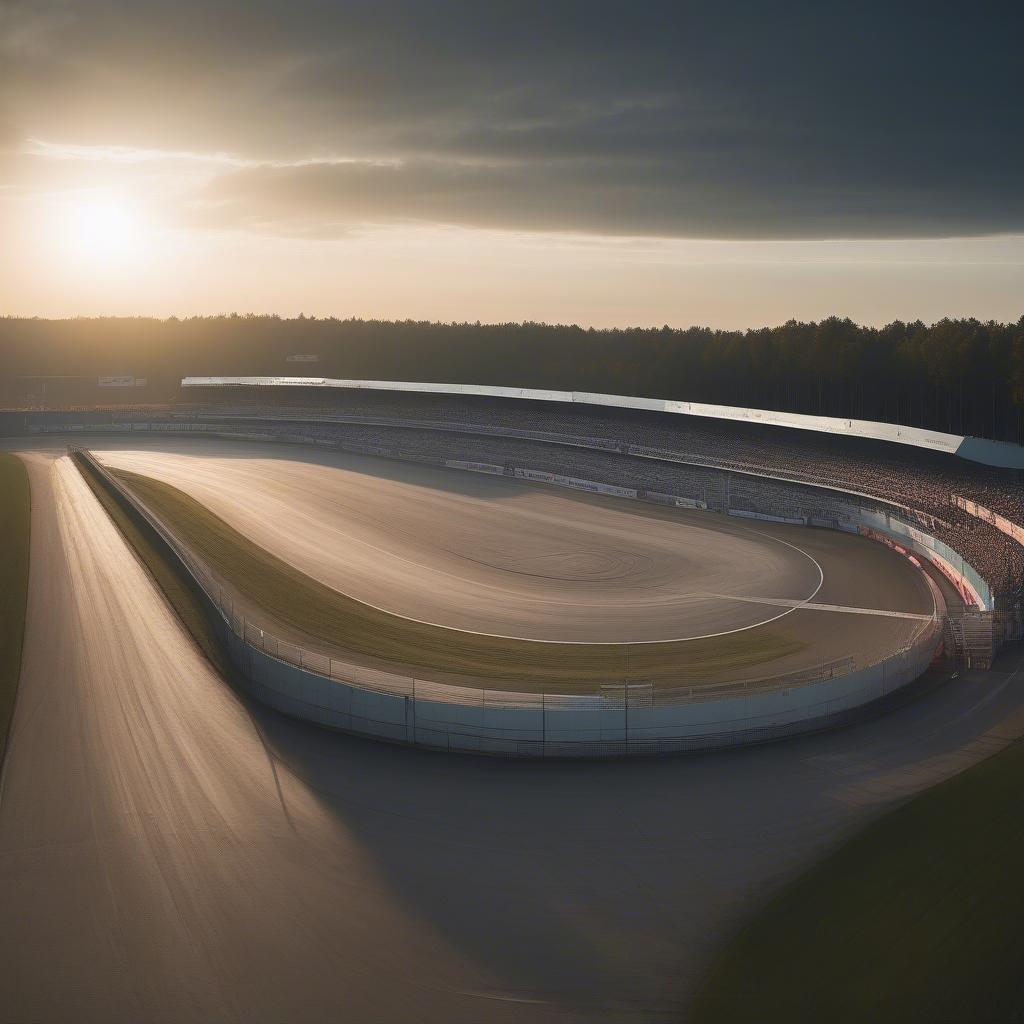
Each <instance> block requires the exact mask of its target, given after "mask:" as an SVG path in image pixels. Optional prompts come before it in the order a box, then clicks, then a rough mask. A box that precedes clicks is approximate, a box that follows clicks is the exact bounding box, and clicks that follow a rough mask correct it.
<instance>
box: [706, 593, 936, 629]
mask: <svg viewBox="0 0 1024 1024" xmlns="http://www.w3.org/2000/svg"><path fill="white" fill-rule="evenodd" d="M704 596H705V597H714V598H718V600H720V601H744V602H747V603H749V604H772V605H775V606H776V607H778V608H801V609H804V608H806V609H807V610H808V611H812V612H846V613H848V614H850V615H881V616H884V617H885V618H888V619H917V620H918V621H919V622H929V621H931V619H932V617H933V616H931V615H922V614H920V613H918V612H890V611H887V610H886V609H884V608H855V607H853V606H851V605H845V604H816V603H814V602H812V601H794V600H792V599H791V598H788V597H735V596H733V595H732V594H705V595H704Z"/></svg>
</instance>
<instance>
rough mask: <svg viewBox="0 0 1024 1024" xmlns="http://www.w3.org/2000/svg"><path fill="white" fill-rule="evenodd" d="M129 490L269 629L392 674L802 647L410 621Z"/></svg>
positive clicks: (665, 667) (510, 685)
mask: <svg viewBox="0 0 1024 1024" xmlns="http://www.w3.org/2000/svg"><path fill="white" fill-rule="evenodd" d="M115 473H116V475H117V477H118V478H119V479H120V480H121V481H123V482H124V483H125V484H126V485H127V486H128V487H130V488H131V489H132V490H133V491H134V492H135V493H136V494H137V495H138V496H139V497H140V498H141V499H142V500H143V501H144V502H145V503H146V505H147V506H148V507H149V508H150V509H151V510H152V511H153V512H155V513H156V514H157V515H158V516H159V517H160V518H161V519H163V520H164V522H166V523H168V524H169V525H170V526H171V527H172V528H173V529H174V530H175V532H176V533H177V534H178V536H179V537H180V538H181V539H182V540H183V541H184V542H185V543H186V544H188V545H189V547H190V548H191V549H192V550H193V551H195V552H196V553H197V554H198V555H199V556H200V557H201V558H202V559H203V560H204V561H205V562H206V563H207V564H208V565H210V566H211V567H212V568H213V569H214V570H215V572H216V573H217V574H218V575H219V576H221V578H223V579H224V580H226V581H228V582H229V583H230V585H231V586H232V587H234V588H235V590H236V591H237V592H238V594H239V595H240V596H241V597H242V598H243V599H244V600H245V601H246V602H248V603H250V604H251V605H253V606H256V607H259V608H261V609H263V610H264V611H265V612H266V613H267V614H268V616H269V617H270V618H271V619H272V620H273V621H275V622H278V623H281V624H283V625H285V626H286V627H289V628H290V630H292V631H293V635H294V634H302V635H304V636H306V637H310V638H312V639H313V640H316V641H319V642H321V643H323V644H325V645H329V646H330V647H333V648H334V649H336V650H338V651H339V652H345V653H346V655H348V656H352V657H354V658H356V659H358V658H359V657H360V656H362V657H364V658H367V659H372V661H373V663H381V662H384V663H387V664H388V665H390V666H393V667H394V668H395V670H396V671H399V672H403V673H406V674H412V673H416V672H421V673H422V672H424V671H427V672H430V671H433V672H434V673H441V674H444V675H447V676H456V677H458V678H460V679H466V678H469V679H486V680H487V684H488V686H489V687H492V688H494V689H533V690H538V691H539V690H546V691H549V692H551V691H558V692H563V693H572V692H593V690H594V688H595V686H596V685H597V683H599V682H600V681H602V680H605V681H608V680H623V679H631V680H654V681H657V680H659V679H660V680H671V681H679V682H680V683H686V682H687V681H690V682H693V681H698V680H700V679H702V678H706V677H708V676H709V675H712V674H713V673H715V672H721V671H722V670H723V669H730V668H744V667H747V666H751V665H760V664H764V663H766V662H770V661H772V660H773V659H775V658H779V657H782V656H784V655H787V654H791V653H793V652H795V651H798V650H800V649H802V648H803V647H804V644H803V643H802V642H800V641H798V640H795V639H793V638H791V637H789V636H787V635H786V634H785V633H784V632H782V631H776V630H773V629H767V628H760V629H754V630H749V631H748V632H746V633H740V634H734V635H732V636H728V637H722V638H714V639H709V640H689V641H680V642H674V643H666V644H655V645H646V644H638V645H631V644H616V645H614V646H605V645H600V644H544V643H537V642H535V641H530V640H504V639H498V638H495V637H487V636H478V635H476V634H473V633H466V632H462V631H461V630H457V629H449V628H446V627H443V626H432V625H427V624H423V623H417V622H412V621H410V620H408V619H405V618H402V617H401V616H398V615H393V614H391V613H389V612H386V611H380V610H378V609H375V608H372V607H370V606H369V605H366V604H364V603H362V602H361V601H357V600H355V599H354V598H351V597H348V596H346V595H344V594H340V593H338V592H337V591H335V590H332V589H331V588H330V587H327V586H325V585H324V584H322V583H320V582H318V581H317V580H314V579H312V578H311V577H309V576H307V575H306V574H305V573H303V572H301V571H299V570H298V569H296V568H294V567H293V566H291V565H289V564H288V563H287V562H285V561H283V560H281V559H280V558H277V557H276V556H275V555H273V554H271V553H270V552H269V551H267V550H266V549H264V548H261V547H259V546H258V545H256V544H254V543H252V542H251V541H250V540H249V539H248V538H246V537H245V536H244V535H243V534H241V533H239V532H238V531H237V530H235V529H234V528H233V527H232V526H230V525H229V524H228V523H226V522H225V521H224V520H223V519H221V518H220V517H219V516H217V515H216V514H215V513H213V512H211V511H210V510H209V509H208V508H206V507H205V506H204V505H202V504H201V503H200V502H198V501H196V500H195V499H194V498H192V497H190V496H189V495H187V494H185V493H184V492H182V491H180V490H178V489H177V488H176V487H172V486H171V485H170V484H167V483H164V482H163V481H161V480H155V479H153V478H152V477H147V476H142V475H140V474H137V473H130V472H127V471H123V470H117V471H115Z"/></svg>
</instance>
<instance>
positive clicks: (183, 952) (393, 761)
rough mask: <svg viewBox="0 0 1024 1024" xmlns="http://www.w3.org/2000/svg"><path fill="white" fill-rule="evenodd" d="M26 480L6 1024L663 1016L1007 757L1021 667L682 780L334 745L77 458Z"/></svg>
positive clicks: (1, 800)
mask: <svg viewBox="0 0 1024 1024" xmlns="http://www.w3.org/2000/svg"><path fill="white" fill-rule="evenodd" d="M28 460H29V466H30V473H31V482H32V488H33V538H32V567H31V593H30V605H29V614H28V633H27V638H26V649H25V662H24V669H23V675H22V680H21V688H20V692H19V697H18V704H17V708H16V713H15V721H14V726H13V729H12V735H11V745H10V749H9V753H8V757H7V760H6V763H5V767H4V774H3V779H2V788H0V907H2V911H0V964H2V969H0V1008H2V1009H0V1018H2V1019H3V1020H5V1021H8V1020H9V1021H18V1022H21V1021H33V1022H36V1021H39V1022H61V1024H63V1022H66V1021H68V1020H75V1021H76V1022H94V1021H95V1022H103V1024H108V1022H110V1021H114V1020H118V1021H122V1020H123V1021H133V1022H140V1024H142V1022H151V1021H153V1022H183V1021H196V1022H210V1021H231V1022H254V1024H262V1022H267V1024H270V1022H273V1024H279V1022H294V1024H306V1022H324V1024H326V1022H335V1021H339V1020H349V1021H359V1022H363V1021H366V1022H384V1024H390V1022H402V1024H405V1022H407V1021H410V1020H416V1021H425V1022H438V1024H462V1022H467V1024H468V1022H480V1021H488V1022H489V1021H497V1022H513V1021H514V1022H542V1024H548V1022H560V1024H561V1022H573V1024H577V1022H580V1024H582V1022H593V1021H601V1022H606V1021H629V1022H634V1021H655V1020H678V1019H680V1017H681V1015H682V1012H683V1007H684V1006H685V1000H686V997H687V995H688V993H689V992H690V991H691V990H692V986H693V984H694V982H695V980H696V977H697V976H698V974H699V972H700V971H701V969H702V968H703V967H704V965H705V964H706V963H707V961H708V958H709V956H710V955H711V954H712V952H713V951H714V949H715V948H716V947H717V946H719V945H720V944H721V942H722V941H723V940H724V939H725V938H726V937H727V936H728V934H729V933H730V932H731V930H732V929H734V928H735V927H736V926H737V924H738V923H739V922H740V921H741V920H742V919H743V917H744V916H745V915H746V914H748V913H749V912H751V911H752V910H753V909H755V908H756V906H757V905H759V904H760V903H761V902H762V901H763V900H764V899H766V898H767V896H768V895H769V894H770V892H771V891H772V889H773V888H774V887H775V886H776V885H777V884H779V883H780V882H781V881H783V880H784V879H785V878H787V877H789V876H790V875H791V874H792V873H793V872H795V871H797V870H799V869H800V868H802V867H803V866H804V865H806V864H807V863H809V862H811V861H812V860H813V859H814V858H815V857H816V856H818V855H820V853H821V852H822V851H823V850H825V849H826V848H828V847H830V846H832V845H833V844H835V843H836V842H838V841H840V840H841V838H842V837H843V836H845V835H846V834H848V833H849V832H850V831H851V830H852V829H853V828H855V827H856V826H858V825H860V824H862V823H863V822H864V821H865V820H867V819H868V818H870V817H871V816H873V815H875V814H877V813H878V812H879V811H881V810H883V809H884V808H886V807H888V806H891V805H892V804H893V802H894V801H897V800H900V799H902V798H905V797H906V796H908V795H910V794H912V793H914V792H916V791H917V790H919V789H921V788H923V787H925V786H927V785H930V784H932V783H934V782H937V781H939V780H940V779H942V778H945V777H947V776H948V775H950V774H952V773H953V772H955V771H957V770H960V769H962V768H964V767H966V766H968V765H969V764H971V763H974V762H975V761H977V760H978V759H979V758H981V757H984V756H985V755H987V754H990V753H993V752H995V751H996V750H998V749H1000V748H1001V747H1002V746H1004V745H1005V744H1006V743H1007V742H1009V741H1011V740H1012V739H1014V738H1015V737H1017V736H1019V735H1020V734H1021V732H1022V731H1024V678H1022V675H1021V673H1020V671H1019V669H1018V668H1017V665H1018V664H1019V662H1020V660H1021V659H1020V656H1019V653H1017V654H1015V655H1013V656H1012V657H1010V658H1004V659H1003V661H1002V663H1001V665H1000V666H999V667H998V668H997V669H996V670H994V671H993V672H991V673H986V674H980V673H979V674H968V675H965V676H963V677H961V678H959V679H956V680H952V681H949V682H946V683H945V684H944V685H942V686H939V687H936V688H934V689H930V690H928V692H926V693H924V694H923V695H920V696H918V697H917V699H915V700H914V701H913V702H911V703H908V704H907V705H906V706H904V707H902V708H900V709H897V710H895V711H892V712H891V713H889V714H888V715H886V716H884V717H881V718H878V719H875V720H872V721H870V722H867V723H864V724H862V725H859V726H856V727H851V728H847V729H844V730H840V731H836V732H832V733H825V734H820V735H817V736H812V737H806V738H803V739H798V740H790V741H787V742H784V743H777V744H771V745H766V746H762V747H755V748H749V749H745V750H738V751H732V752H720V753H715V754H704V755H699V756H688V757H681V758H674V759H661V760H652V761H636V762H584V763H529V762H507V761H501V760H496V759H493V760H492V759H479V758H472V757H465V756H450V755H444V754H434V753H429V752H424V751H417V750H412V749H406V748H402V747H393V746H387V745H384V744H377V743H373V742H369V741H361V740H357V739H354V738H352V737H346V736H343V735H339V734H333V733H329V732H326V731H324V730H320V729H317V728H315V727H313V726H307V725H304V724H302V723H298V722H294V721H291V720H288V719H286V718H283V717H282V716H280V715H277V714H275V713H273V712H270V711H268V710H265V709H261V708H259V707H256V706H253V705H250V704H248V703H247V702H245V701H243V700H241V699H240V698H239V697H238V696H236V695H235V693H234V692H232V691H231V690H230V689H229V688H228V687H227V686H226V685H225V684H224V683H223V682H222V681H221V680H220V679H219V678H218V677H217V676H216V675H215V673H214V672H213V671H212V670H211V669H210V667H209V666H208V665H207V663H206V662H205V661H204V660H203V659H202V658H201V656H200V655H199V654H198V653H197V652H196V650H195V648H194V646H193V644H192V643H191V641H190V639H189V638H188V637H187V636H186V635H185V634H184V632H183V631H182V628H181V627H180V626H179V624H178V622H177V620H176V619H175V617H174V615H173V614H172V613H171V612H170V610H169V609H168V608H167V607H166V605H165V604H164V602H163V600H162V599H161V597H160V596H159V594H158V593H156V592H155V590H154V588H153V585H152V584H151V582H150V580H149V578H148V577H147V576H146V574H145V573H144V571H143V570H142V569H141V568H140V566H139V565H138V563H137V562H136V560H135V559H134V557H133V556H132V554H131V553H130V551H129V550H128V549H127V548H126V547H125V544H124V542H123V541H122V540H121V538H120V536H119V534H118V533H117V532H116V530H115V529H114V527H113V526H112V525H111V523H110V522H109V521H108V519H107V518H106V516H105V515H104V513H103V512H102V510H101V509H100V508H99V506H98V505H97V503H96V501H95V499H94V498H93V496H92V494H91V492H89V491H88V490H87V488H86V486H85V485H84V483H83V482H82V481H81V479H80V478H79V477H78V476H77V473H76V471H75V470H74V468H73V467H72V466H71V464H70V463H69V461H68V460H67V459H66V458H58V457H56V453H54V455H50V454H47V453H45V452H36V453H32V454H30V455H29V456H28Z"/></svg>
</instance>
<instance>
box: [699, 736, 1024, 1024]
mask: <svg viewBox="0 0 1024 1024" xmlns="http://www.w3.org/2000/svg"><path fill="white" fill-rule="evenodd" d="M1022 798H1024V744H1022V743H1021V742H1020V741H1018V742H1016V743H1015V744H1014V745H1013V746H1011V747H1009V748H1007V749H1006V750H1004V751H1002V752H1001V753H999V754H996V755H994V756H993V757H991V758H989V759H988V760H986V761H983V762H982V763H981V764H979V765H976V766H975V767H973V768H970V769H968V770H967V771H965V772H963V773H962V774H961V775H958V776H956V777H955V778H952V779H950V780H948V781H946V782H944V783H941V784H940V785H938V786H936V787H934V788H933V789H930V790H928V791H927V792H925V793H923V794H922V795H920V796H918V797H915V798H914V799H913V800H911V801H910V802H909V803H907V804H905V805H904V806H902V807H900V808H898V809H897V810H895V811H892V812H891V813H889V814H888V815H886V816H885V817H883V818H882V819H881V820H879V821H878V822H877V823H875V824H874V825H872V826H870V827H869V828H868V829H867V830H866V831H864V832H863V833H861V834H860V835H858V836H856V837H855V838H854V839H852V840H851V841H849V842H848V843H847V844H846V845H845V846H843V847H842V848H840V849H839V850H838V851H837V852H835V853H833V854H832V855H831V856H829V857H827V858H826V859H825V860H824V861H822V862H821V863H820V864H818V865H817V866H816V867H814V868H813V869H812V870H811V871H810V872H808V873H807V874H806V875H804V876H803V877H802V878H800V879H799V880H798V881H796V882H794V883H793V884H792V885H790V886H789V887H788V888H787V889H785V890H784V891H783V892H782V893H781V894H780V895H779V896H778V897H777V898H776V899H775V900H774V901H773V902H772V903H771V904H770V905H769V906H768V907H767V908H766V909H765V910H764V911H763V912H762V913H761V914H760V915H758V916H757V917H756V918H755V920H754V921H753V922H752V923H751V924H750V925H749V926H748V927H747V928H746V929H745V930H744V931H743V932H742V933H741V934H740V935H739V936H738V937H737V938H736V939H735V940H734V941H733V942H732V943H731V944H730V945H729V946H728V947H727V948H726V949H725V950H724V952H723V953H722V954H721V955H720V956H719V958H718V960H717V961H716V962H715V963H714V965H713V966H712V968H711V970H710V972H709V973H708V975H707V976H706V978H705V980H704V982H703V983H702V986H701V987H700V989H699V991H698V994H697V997H696V1000H695V1002H694V1005H693V1007H692V1012H691V1015H689V1016H688V1017H687V1020H688V1021H692V1024H747V1022H754V1021H756V1022H758V1024H775V1022H780V1024H781V1022H783V1021H785V1022H787V1024H805V1022H807V1024H810V1022H814V1024H818V1022H822V1021H828V1022H829V1024H864V1022H866V1021H870V1022H871V1024H944V1022H956V1024H968V1022H971V1024H982V1022H993V1024H995V1022H999V1024H1010V1022H1013V1021H1024V971H1022V970H1021V964H1022V963H1024V878H1022V875H1021V870H1022V867H1021V866H1022V865H1024V815H1022V814H1021V807H1022Z"/></svg>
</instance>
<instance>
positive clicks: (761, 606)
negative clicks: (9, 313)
mask: <svg viewBox="0 0 1024 1024" xmlns="http://www.w3.org/2000/svg"><path fill="white" fill-rule="evenodd" d="M98 455H99V458H100V459H101V460H102V461H103V462H104V463H105V464H107V465H108V466H111V467H117V468H122V469H129V470H132V471H134V472H138V473H143V474H146V475H149V476H153V477H156V478H158V479H161V480H164V481H166V482H168V483H170V484H173V485H174V486H176V487H178V488H180V489H182V490H184V491H185V492H187V493H188V494H191V495H192V496H193V497H195V498H196V499H198V500H199V501H201V502H202V503H203V504H204V505H206V506H207V507H208V508H210V509H212V510H213V511H214V512H216V513H217V514H218V515H220V516H221V517H222V518H224V519H225V520H227V521H228V522H229V523H230V524H231V525H232V526H234V527H236V528H237V529H238V530H239V531H240V532H242V533H243V534H245V535H246V536H247V537H249V538H250V539H252V540H253V541H255V542H256V543H257V544H259V545H261V546H262V547H264V548H266V549H268V550H270V551H272V552H273V553H274V554H276V555H278V556H279V557H280V558H282V559H284V560H285V561H287V562H289V563H291V564H292V565H294V566H296V567H297V568H299V569H301V570H302V571H303V572H305V573H307V574H309V575H311V576H313V577H315V578H317V579H319V580H320V581H322V582H323V583H325V584H327V585H328V586H330V587H332V588H334V589H335V590H338V591H341V592H342V593H346V594H349V595H351V596H353V597H355V598H357V599H359V600H362V601H365V602H367V603H369V604H372V605H374V606H376V607H378V608H384V609H386V610H388V611H391V612H395V613H397V614H400V615H405V616H409V617H411V618H414V619H419V620H421V621H428V622H434V623H439V624H441V625H445V626H453V627H455V628H459V629H468V630H475V631H479V632H484V633H492V634H496V635H500V636H516V637H526V638H530V639H541V640H548V641H572V642H620V643H621V642H637V641H646V642H650V641H658V640H672V639H680V638H691V637H699V636H709V635H712V636H713V635H719V634H728V633H731V632H735V631H741V630H747V629H751V628H756V627H757V626H759V625H763V624H771V626H772V628H773V629H774V630H781V631H784V632H785V634H786V636H789V637H793V638H795V639H797V640H799V641H800V642H801V643H802V644H803V645H805V646H804V647H802V648H801V650H799V651H798V652H797V653H796V654H793V655H790V656H787V657H785V658H784V659H779V660H776V661H774V662H772V663H771V664H770V665H767V666H766V665H764V664H762V665H757V664H755V665H752V666H750V667H748V668H747V669H745V670H744V673H743V674H745V675H746V676H749V677H752V678H755V677H759V676H764V675H765V674H775V673H780V672H786V671H791V670H796V669H803V668H806V667H808V666H813V665H817V664H820V663H822V662H826V661H831V660H833V659H836V658H843V657H846V656H848V655H850V654H851V653H855V654H856V655H857V656H858V658H860V659H861V660H862V661H863V662H867V661H875V660H878V659H880V658H882V657H884V656H886V655H887V654H888V653H889V652H891V651H893V650H895V649H897V648H898V647H900V646H902V645H903V644H904V643H905V642H906V641H907V639H908V638H909V637H910V636H911V635H912V634H914V632H915V631H916V630H918V629H920V628H921V621H920V619H919V618H915V616H921V615H929V614H930V613H931V612H932V610H933V601H932V598H931V596H930V594H929V592H928V590H927V588H926V586H925V585H924V583H923V581H922V580H921V578H920V574H919V573H918V572H917V570H915V569H914V568H913V566H911V565H910V564H909V563H908V562H907V561H906V560H904V559H903V558H901V557H900V556H898V555H896V554H894V553H893V552H891V551H889V550H887V549H885V548H883V547H882V546H880V545H878V544H874V543H872V542H870V541H867V540H865V539H863V538H860V537H851V536H848V535H845V534H838V533H835V532H833V531H826V530H807V529H805V528H799V527H790V526H779V525H777V524H768V523H760V522H757V523H752V522H749V521H744V520H737V519H732V518H729V517H724V516H721V515H715V514H709V513H702V512H687V511H685V510H666V511H662V510H660V509H657V508H654V507H651V506H646V505H643V504H638V503H636V502H631V501H627V500H622V499H618V500H617V499H602V498H595V497H594V496H592V495H580V494H576V493H573V492H569V491H566V490H564V489H561V488H553V487H550V486H544V485H537V484H521V483H518V482H515V481H511V480H508V479H505V478H501V477H497V478H495V477H489V476H483V475H478V474H472V473H466V472H463V471H458V470H440V469H436V468H431V467H424V466H419V465H415V464H410V463H404V462H395V461H391V460H382V459H375V458H369V457H362V456H355V455H348V454H345V453H337V452H322V451H315V450H314V451H310V450H308V449H301V448H296V447H295V446H291V445H280V444H276V445H275V444H254V443H252V442H245V441H211V440H202V441H198V442H197V441H193V442H191V443H189V442H188V441H186V442H185V443H184V445H183V444H182V443H181V442H180V441H179V442H175V441H166V440H165V441H156V442H151V443H150V444H148V445H147V446H146V447H145V448H141V449H135V450H131V451H124V450H116V449H111V450H105V451H101V452H99V453H98ZM879 612H895V613H897V614H896V615H882V614H873V613H879ZM250 613H251V615H252V616H254V617H256V620H257V621H260V619H259V610H258V609H251V610H250ZM904 616H906V617H904ZM261 624H266V625H269V627H270V628H271V629H273V631H275V632H277V633H278V635H282V634H283V635H284V636H285V637H286V638H288V639H291V640H293V641H295V642H300V643H301V642H303V638H302V637H297V636H295V635H294V634H292V633H290V632H289V630H288V628H287V627H283V626H279V625H278V624H276V623H267V622H266V620H265V619H264V620H263V622H262V623H261ZM723 671H724V672H726V673H727V674H728V675H729V676H730V678H734V677H735V676H736V675H737V673H736V671H735V670H734V669H723ZM709 681H715V680H714V679H709Z"/></svg>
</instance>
